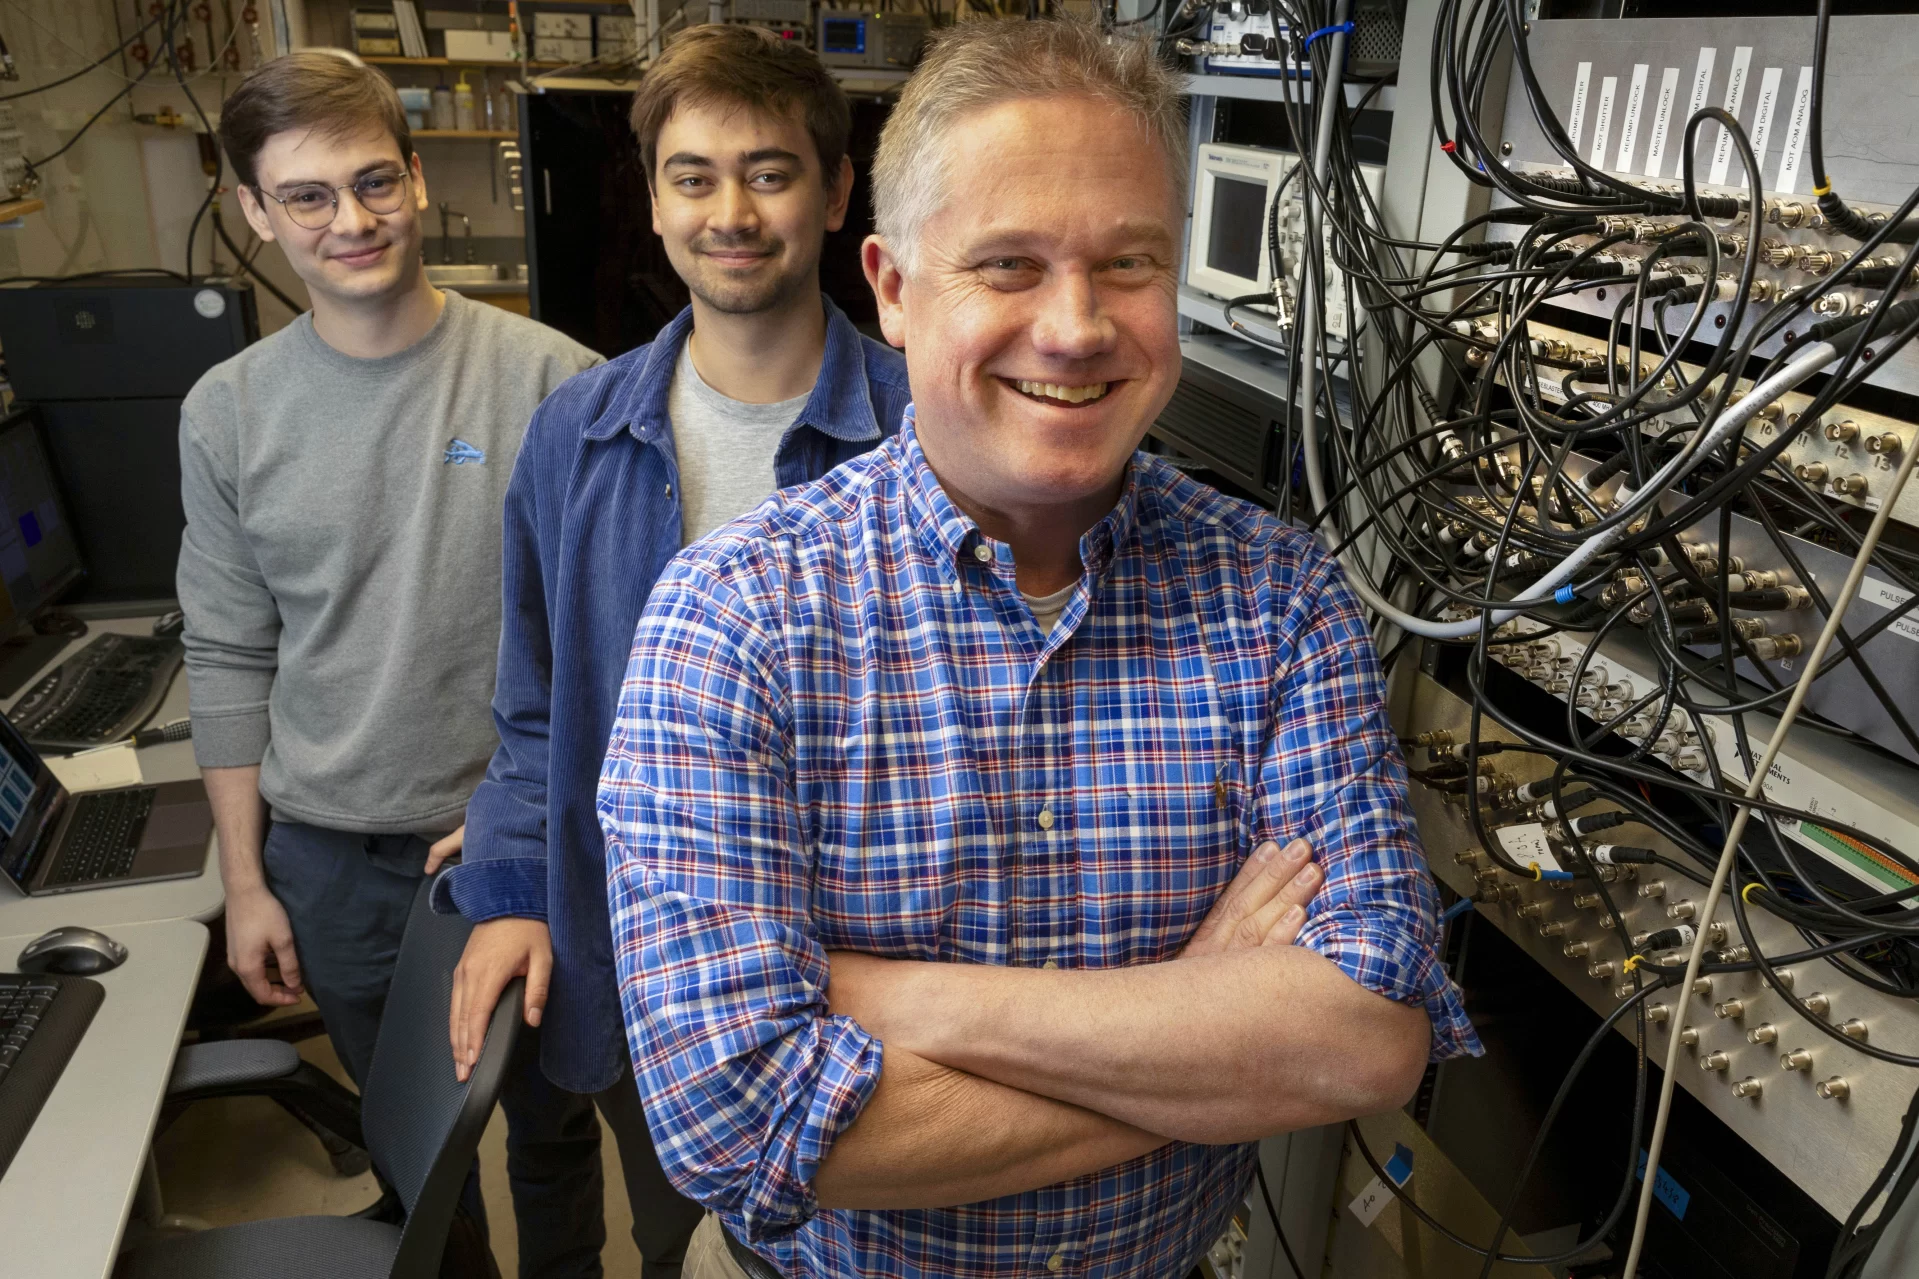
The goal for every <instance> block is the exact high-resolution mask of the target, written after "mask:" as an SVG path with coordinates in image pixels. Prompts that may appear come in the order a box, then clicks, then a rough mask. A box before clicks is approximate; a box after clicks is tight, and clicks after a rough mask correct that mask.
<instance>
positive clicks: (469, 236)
mask: <svg viewBox="0 0 1919 1279" xmlns="http://www.w3.org/2000/svg"><path fill="white" fill-rule="evenodd" d="M454 218H458V219H459V220H460V227H461V229H462V233H463V234H464V235H465V236H466V261H467V265H468V266H471V265H472V264H473V219H472V218H469V217H468V216H467V215H466V214H464V213H461V212H460V211H459V210H458V209H455V208H453V207H452V206H450V205H448V204H447V202H446V201H445V200H442V201H440V263H441V265H447V264H450V263H451V262H452V261H453V237H452V235H451V228H452V220H453V219H454Z"/></svg>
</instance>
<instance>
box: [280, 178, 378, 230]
mask: <svg viewBox="0 0 1919 1279" xmlns="http://www.w3.org/2000/svg"><path fill="white" fill-rule="evenodd" d="M411 176H412V174H410V173H407V172H406V171H404V170H401V169H379V170H376V171H374V172H372V173H363V174H361V175H360V177H359V178H358V179H357V180H356V181H354V182H351V183H349V184H348V185H346V186H343V187H329V186H322V185H320V184H319V183H317V182H316V183H312V184H310V185H307V186H297V187H294V188H293V189H292V190H290V191H288V192H287V193H286V194H285V195H275V194H273V192H271V191H266V190H262V189H261V188H259V187H255V188H253V189H254V190H255V191H256V192H258V193H259V194H261V195H263V196H265V197H266V198H267V199H269V200H274V201H277V202H278V203H279V205H280V207H281V208H283V209H285V210H286V211H287V216H288V217H289V218H291V219H293V225H294V226H297V227H304V228H306V229H307V230H309V231H321V230H324V229H326V228H327V227H329V226H332V225H333V219H334V217H335V216H336V215H337V214H338V213H339V211H340V192H342V191H351V192H353V198H354V199H356V200H358V201H359V202H360V207H361V208H363V209H365V210H366V211H367V212H368V213H397V212H398V211H399V209H400V205H401V203H402V202H403V201H405V199H406V181H407V179H408V178H409V177H411Z"/></svg>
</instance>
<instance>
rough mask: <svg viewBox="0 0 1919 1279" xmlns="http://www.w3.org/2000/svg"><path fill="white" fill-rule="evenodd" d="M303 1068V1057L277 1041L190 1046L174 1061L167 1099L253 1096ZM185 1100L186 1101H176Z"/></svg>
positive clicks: (290, 1045) (228, 1041) (243, 1041)
mask: <svg viewBox="0 0 1919 1279" xmlns="http://www.w3.org/2000/svg"><path fill="white" fill-rule="evenodd" d="M299 1068H300V1053H299V1050H298V1049H296V1048H295V1047H294V1046H293V1045H292V1044H289V1043H285V1042H283V1041H281V1040H278V1039H222V1040H216V1041H214V1042H213V1043H206V1044H187V1045H185V1046H184V1047H182V1048H181V1049H180V1052H179V1055H178V1056H176V1057H175V1058H174V1059H173V1075H172V1077H171V1078H169V1079H168V1080H167V1099H168V1100H170V1101H171V1100H175V1099H176V1095H177V1094H185V1093H192V1094H195V1095H196V1096H200V1097H206V1096H219V1095H232V1094H235V1093H247V1092H252V1091H254V1090H255V1089H256V1088H258V1086H259V1085H261V1084H264V1083H266V1082H268V1081H269V1080H275V1079H285V1078H286V1077H287V1076H288V1075H291V1074H292V1073H293V1072H294V1071H296V1070H298V1069H299ZM177 1099H179V1100H184V1099H185V1098H184V1097H177Z"/></svg>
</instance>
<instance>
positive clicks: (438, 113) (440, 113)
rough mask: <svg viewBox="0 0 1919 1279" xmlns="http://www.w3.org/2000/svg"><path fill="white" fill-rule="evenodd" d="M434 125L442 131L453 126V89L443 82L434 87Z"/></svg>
mask: <svg viewBox="0 0 1919 1279" xmlns="http://www.w3.org/2000/svg"><path fill="white" fill-rule="evenodd" d="M433 127H434V128H435V129H439V130H442V131H444V130H448V129H451V128H452V127H453V90H451V89H449V88H447V87H446V86H445V85H443V84H441V85H435V86H434V88H433Z"/></svg>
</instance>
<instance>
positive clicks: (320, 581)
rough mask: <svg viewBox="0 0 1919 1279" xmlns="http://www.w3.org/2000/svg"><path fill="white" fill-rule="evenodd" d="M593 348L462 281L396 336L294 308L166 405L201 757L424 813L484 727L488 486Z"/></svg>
mask: <svg viewBox="0 0 1919 1279" xmlns="http://www.w3.org/2000/svg"><path fill="white" fill-rule="evenodd" d="M598 363H600V357H599V356H597V355H595V354H594V353H593V352H591V351H589V350H587V349H586V348H585V347H583V346H580V345H579V344H578V343H576V342H574V341H572V340H571V339H569V338H567V337H565V336H563V335H561V334H559V333H557V332H555V331H554V330H552V329H549V328H547V327H546V326H544V325H542V324H537V323H535V322H533V321H532V320H528V319H524V318H522V317H520V316H517V315H512V314H510V313H508V312H506V311H502V310H500V309H499V308H497V307H491V306H487V305H484V304H482V303H478V302H471V301H468V300H467V299H465V298H463V297H461V296H460V295H459V294H457V293H449V294H447V297H446V308H445V310H444V311H443V312H442V313H441V315H440V319H439V321H438V323H436V324H435V325H434V327H433V330H432V331H431V332H430V333H428V334H427V335H426V336H425V337H424V338H422V339H421V340H420V341H418V342H416V343H415V344H414V345H413V346H411V347H409V348H407V349H406V350H405V351H402V352H400V353H399V354H398V355H391V356H386V357H383V358H381V359H375V360H362V359H355V358H353V357H351V356H347V355H342V354H341V353H340V352H338V351H336V350H334V349H333V348H332V347H330V346H328V345H327V344H326V343H325V342H324V341H322V340H321V339H320V337H319V336H318V335H317V334H316V333H315V332H314V331H313V319H312V317H311V316H310V315H303V316H301V317H300V318H299V319H298V320H296V321H294V322H293V323H292V324H291V325H289V326H288V327H287V328H286V329H284V330H282V331H281V332H279V333H276V334H274V335H273V336H272V337H269V338H267V339H265V340H264V341H261V342H257V343H255V344H254V345H253V346H251V347H248V348H247V349H246V350H245V351H242V352H241V353H240V354H239V355H236V356H234V357H233V358H232V359H230V360H228V361H226V362H225V363H223V364H220V365H217V366H215V367H214V368H213V369H212V370H210V371H209V372H208V373H207V375H206V376H205V377H203V378H201V379H200V381H199V382H198V383H196V384H195V386H194V388H193V390H192V391H191V392H190V393H189V394H188V396H187V399H186V403H185V404H184V405H183V406H182V408H181V411H180V469H181V477H182V478H181V497H182V500H183V502H184V504H185V506H186V515H187V528H186V535H185V537H184V538H183V540H182V542H181V547H180V569H179V578H178V589H179V593H180V607H181V609H182V610H183V611H184V612H185V613H186V630H185V632H184V635H183V638H184V640H185V642H186V648H187V677H188V681H189V685H188V687H189V695H190V700H191V706H192V715H193V747H194V754H195V756H196V757H197V758H198V759H199V762H200V765H201V767H203V768H224V767H241V766H245V765H249V764H258V765H260V793H261V794H262V795H263V796H264V797H265V798H266V800H267V802H268V804H270V805H271V806H272V809H273V812H274V814H275V816H276V817H280V818H283V819H290V820H293V821H300V822H307V823H310V824H312V825H316V826H325V827H330V828H333V829H336V830H349V831H367V832H382V833H398V832H417V833H421V834H432V833H437V832H441V831H446V830H451V829H452V828H453V827H454V826H456V825H458V824H459V822H460V821H461V820H462V812H463V810H464V809H465V807H466V801H467V796H468V795H469V794H470V793H471V792H472V790H473V787H474V785H475V784H476V783H477V782H478V781H479V780H480V777H481V775H482V774H483V773H484V772H485V769H486V764H487V760H488V758H489V757H490V756H491V754H492V752H493V748H494V745H495V742H496V738H495V735H494V730H493V719H492V713H491V708H490V703H491V701H492V698H493V673H494V667H495V663H496V661H497V656H498V652H499V638H500V536H501V523H500V521H501V509H502V506H503V503H504V500H505V497H506V485H507V480H508V477H509V476H510V475H511V474H512V470H513V459H514V455H515V454H516V453H517V452H518V451H519V447H520V437H521V435H522V434H523V433H524V432H525V430H526V424H527V420H528V419H529V418H531V417H532V415H533V410H534V408H535V407H537V406H538V404H539V403H540V401H541V400H542V399H544V398H545V397H546V396H547V394H548V393H549V392H550V391H552V390H553V389H554V388H555V387H557V386H558V385H559V384H560V383H561V382H563V381H565V380H566V379H567V378H569V377H571V376H572V375H573V374H575V373H578V372H580V371H581V370H582V369H586V368H590V367H591V366H593V365H595V364H598Z"/></svg>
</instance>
